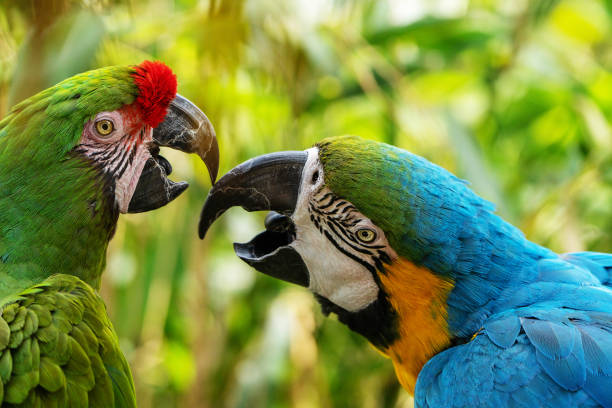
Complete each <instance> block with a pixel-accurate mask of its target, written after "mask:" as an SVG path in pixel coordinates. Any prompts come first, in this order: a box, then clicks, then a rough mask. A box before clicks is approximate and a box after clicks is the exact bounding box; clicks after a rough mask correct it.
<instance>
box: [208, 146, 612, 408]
mask: <svg viewBox="0 0 612 408" xmlns="http://www.w3.org/2000/svg"><path fill="white" fill-rule="evenodd" d="M232 206H242V207H243V208H244V209H246V210H249V211H258V210H273V211H275V212H272V213H270V214H269V215H268V217H267V218H266V221H265V226H266V231H264V232H262V233H260V234H258V235H257V236H256V237H255V238H253V239H252V240H251V241H250V242H247V243H244V244H234V250H235V252H236V254H237V255H238V256H239V257H240V258H241V259H242V260H244V261H245V262H247V263H248V264H249V265H251V266H253V267H254V268H255V269H257V270H259V271H261V272H263V273H266V274H268V275H271V276H274V277H276V278H280V279H283V280H286V281H289V282H293V283H296V284H299V285H302V286H305V287H307V288H308V289H310V290H311V291H312V292H313V293H314V295H315V297H316V299H317V300H318V302H319V303H320V304H321V306H322V309H323V312H324V313H325V314H329V313H334V314H336V315H337V316H338V319H339V321H340V322H342V323H344V324H345V325H347V326H348V327H349V328H350V329H351V330H353V331H355V332H357V333H359V334H361V335H363V336H364V337H366V338H367V339H368V340H369V341H370V342H371V343H372V344H373V345H374V346H375V347H376V348H377V349H379V350H380V351H381V352H382V353H383V354H385V355H386V356H388V357H389V358H390V359H391V360H392V362H393V365H394V367H395V371H396V373H397V377H398V380H399V382H400V383H401V384H402V385H403V386H404V388H406V389H407V390H408V391H409V392H411V393H413V395H414V397H415V405H416V406H417V407H423V408H425V407H430V408H433V407H440V408H448V407H550V408H557V407H598V406H603V407H610V408H612V290H611V288H612V254H604V253H593V252H580V253H572V254H564V255H559V254H556V253H554V252H553V251H551V250H550V249H547V248H544V247H542V246H540V245H537V244H535V243H533V242H530V241H529V240H527V239H526V238H525V236H524V235H523V234H522V233H521V232H520V231H519V230H518V229H517V228H515V227H513V226H512V225H510V224H508V223H507V222H505V221H504V220H502V219H501V218H500V217H499V216H497V215H496V214H495V213H494V206H493V205H492V204H491V203H489V202H487V201H485V200H483V199H482V198H480V197H478V196H477V195H476V194H475V193H474V192H473V191H471V190H470V189H469V187H468V186H467V183H465V182H464V181H462V180H460V179H458V178H457V177H455V176H453V175H452V174H450V173H449V172H447V171H446V170H444V169H443V168H441V167H439V166H436V165H435V164H433V163H430V162H428V161H427V160H425V159H423V158H422V157H418V156H416V155H414V154H411V153H409V152H407V151H405V150H402V149H399V148H397V147H395V146H391V145H388V144H384V143H378V142H374V141H370V140H364V139H360V138H358V137H350V136H346V137H335V138H328V139H325V140H323V141H321V142H320V143H318V144H317V145H316V146H315V147H313V148H311V149H308V150H306V151H301V152H277V153H271V154H268V155H263V156H259V157H256V158H254V159H251V160H249V161H247V162H245V163H243V164H241V165H239V166H237V167H235V168H234V169H232V170H230V171H229V172H228V173H227V174H226V175H224V176H223V177H222V178H221V179H219V181H218V182H217V183H216V184H215V186H214V187H213V188H212V189H211V190H210V192H209V196H208V198H207V201H206V203H205V204H204V208H203V210H202V217H201V219H200V235H201V236H203V235H204V234H205V233H206V231H207V230H208V228H209V227H210V225H211V224H212V223H213V222H214V221H215V219H217V218H218V217H219V216H220V215H221V214H222V213H223V212H224V211H225V210H227V209H228V208H230V207H232Z"/></svg>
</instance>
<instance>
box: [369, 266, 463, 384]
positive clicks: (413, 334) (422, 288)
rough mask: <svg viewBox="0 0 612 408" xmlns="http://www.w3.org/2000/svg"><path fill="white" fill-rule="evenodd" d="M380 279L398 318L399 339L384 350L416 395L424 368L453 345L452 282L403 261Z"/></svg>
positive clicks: (389, 268)
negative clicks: (450, 329) (449, 308)
mask: <svg viewBox="0 0 612 408" xmlns="http://www.w3.org/2000/svg"><path fill="white" fill-rule="evenodd" d="M379 277H380V280H381V283H382V286H383V288H384V290H385V292H386V293H387V295H388V296H389V302H390V303H391V306H393V308H394V309H395V310H396V311H397V314H398V316H399V321H398V329H399V336H398V339H397V340H396V341H395V342H394V343H393V344H391V345H390V346H389V347H387V348H386V349H384V350H381V351H382V352H383V353H384V354H385V355H387V356H388V357H390V358H391V360H392V361H393V365H394V367H395V372H396V374H397V377H398V379H399V381H400V383H401V384H402V386H403V387H404V388H406V389H407V390H408V391H410V392H411V393H414V386H415V383H416V378H417V376H418V374H419V371H421V368H423V365H424V364H425V363H426V362H427V360H429V359H430V358H431V357H432V356H433V355H434V354H436V353H437V352H439V351H440V350H442V349H444V348H446V347H447V346H448V345H449V344H450V337H449V333H448V324H447V311H446V299H447V297H448V294H449V293H450V291H451V290H452V288H453V283H452V281H450V280H445V279H442V278H440V277H438V276H436V275H435V274H433V273H432V272H431V271H429V269H427V268H424V267H420V266H417V265H415V264H413V263H412V262H409V261H407V260H405V259H403V258H398V259H396V260H395V261H394V262H393V264H392V265H391V266H389V267H387V271H386V273H384V274H382V273H381V274H379Z"/></svg>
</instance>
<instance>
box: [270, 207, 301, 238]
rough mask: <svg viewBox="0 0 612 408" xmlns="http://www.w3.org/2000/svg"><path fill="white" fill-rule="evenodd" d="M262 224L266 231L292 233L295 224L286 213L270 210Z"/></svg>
mask: <svg viewBox="0 0 612 408" xmlns="http://www.w3.org/2000/svg"><path fill="white" fill-rule="evenodd" d="M264 225H265V226H266V230H268V231H274V232H289V233H293V232H294V231H295V225H294V224H293V221H292V220H291V218H290V217H288V216H286V215H282V214H279V213H277V212H276V211H270V212H269V213H268V215H266V220H265V221H264Z"/></svg>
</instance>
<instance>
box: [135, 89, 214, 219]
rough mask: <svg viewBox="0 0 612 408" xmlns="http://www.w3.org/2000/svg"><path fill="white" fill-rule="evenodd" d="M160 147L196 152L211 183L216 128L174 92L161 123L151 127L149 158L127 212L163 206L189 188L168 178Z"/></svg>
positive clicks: (168, 166)
mask: <svg viewBox="0 0 612 408" xmlns="http://www.w3.org/2000/svg"><path fill="white" fill-rule="evenodd" d="M160 146H166V147H170V148H173V149H177V150H181V151H183V152H185V153H196V154H197V155H198V156H200V158H201V159H202V160H203V161H204V163H205V164H206V167H207V168H208V173H209V175H210V180H211V183H214V182H215V180H216V178H217V171H218V170H219V146H218V145H217V137H216V135H215V130H214V128H213V126H212V124H211V123H210V121H209V120H208V118H207V117H206V115H205V114H204V112H202V111H201V110H200V109H199V108H198V107H197V106H195V105H194V104H193V103H191V102H190V101H189V100H187V99H186V98H184V97H182V96H180V95H178V94H177V95H176V97H175V98H174V99H173V100H172V102H171V103H170V106H169V107H168V113H167V114H166V117H165V118H164V120H163V122H162V123H160V124H159V126H157V127H156V128H155V129H154V130H153V145H152V146H151V158H150V159H149V160H148V161H147V163H146V164H145V167H144V169H143V170H142V173H141V175H140V178H139V179H138V184H137V185H136V189H135V190H134V194H133V195H132V198H131V200H130V204H129V207H128V212H130V213H137V212H144V211H150V210H154V209H156V208H159V207H162V206H164V205H166V204H168V203H169V202H170V201H172V200H174V199H175V198H176V197H178V196H179V195H180V194H181V193H182V192H183V191H185V189H187V187H188V184H187V183H186V182H178V183H177V182H174V181H172V180H170V179H168V178H167V176H168V175H169V174H170V173H171V172H172V167H171V166H170V163H168V161H167V160H166V159H164V158H163V157H162V156H160V155H159V147H160Z"/></svg>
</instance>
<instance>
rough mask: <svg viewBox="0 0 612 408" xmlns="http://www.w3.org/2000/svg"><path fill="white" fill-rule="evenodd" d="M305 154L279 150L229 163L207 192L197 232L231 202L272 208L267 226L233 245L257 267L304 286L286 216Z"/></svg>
mask: <svg viewBox="0 0 612 408" xmlns="http://www.w3.org/2000/svg"><path fill="white" fill-rule="evenodd" d="M306 159H307V154H306V152H296V151H290V152H279V153H271V154H266V155H263V156H259V157H255V158H253V159H251V160H248V161H246V162H244V163H242V164H240V165H238V166H236V167H234V168H233V169H232V170H230V171H229V172H228V173H227V174H226V175H224V176H223V177H221V178H220V179H219V181H218V182H217V183H216V184H215V185H214V187H213V188H212V189H211V190H210V192H209V193H208V198H207V199H206V203H205V204H204V207H203V208H202V214H201V216H200V227H199V233H200V238H204V235H206V231H208V228H209V227H210V226H211V225H212V223H213V222H214V221H215V220H216V219H217V218H219V217H220V216H221V214H223V213H224V212H225V211H227V210H228V209H229V208H231V207H235V206H241V207H242V208H244V209H245V210H247V211H265V210H271V211H273V212H271V213H270V214H268V216H267V217H266V222H265V225H266V231H264V232H262V233H261V234H259V235H257V236H256V237H255V238H253V239H252V240H251V241H250V242H247V243H244V244H234V251H235V252H236V255H238V257H239V258H240V259H242V260H243V261H245V262H246V263H248V264H249V265H251V266H252V267H254V268H255V269H257V270H258V271H260V272H263V273H265V274H267V275H270V276H273V277H275V278H278V279H282V280H285V281H288V282H292V283H296V284H298V285H302V286H308V285H309V281H310V278H309V274H308V269H307V268H306V265H305V264H304V261H303V260H302V257H301V256H300V255H299V254H298V252H297V251H296V250H295V249H294V248H293V247H292V246H291V242H292V241H293V240H294V239H295V225H294V224H293V221H292V220H291V218H290V217H289V216H290V215H291V214H292V213H293V211H294V210H295V206H296V203H297V200H298V193H299V189H300V185H301V180H302V172H303V170H304V165H305V163H306Z"/></svg>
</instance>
